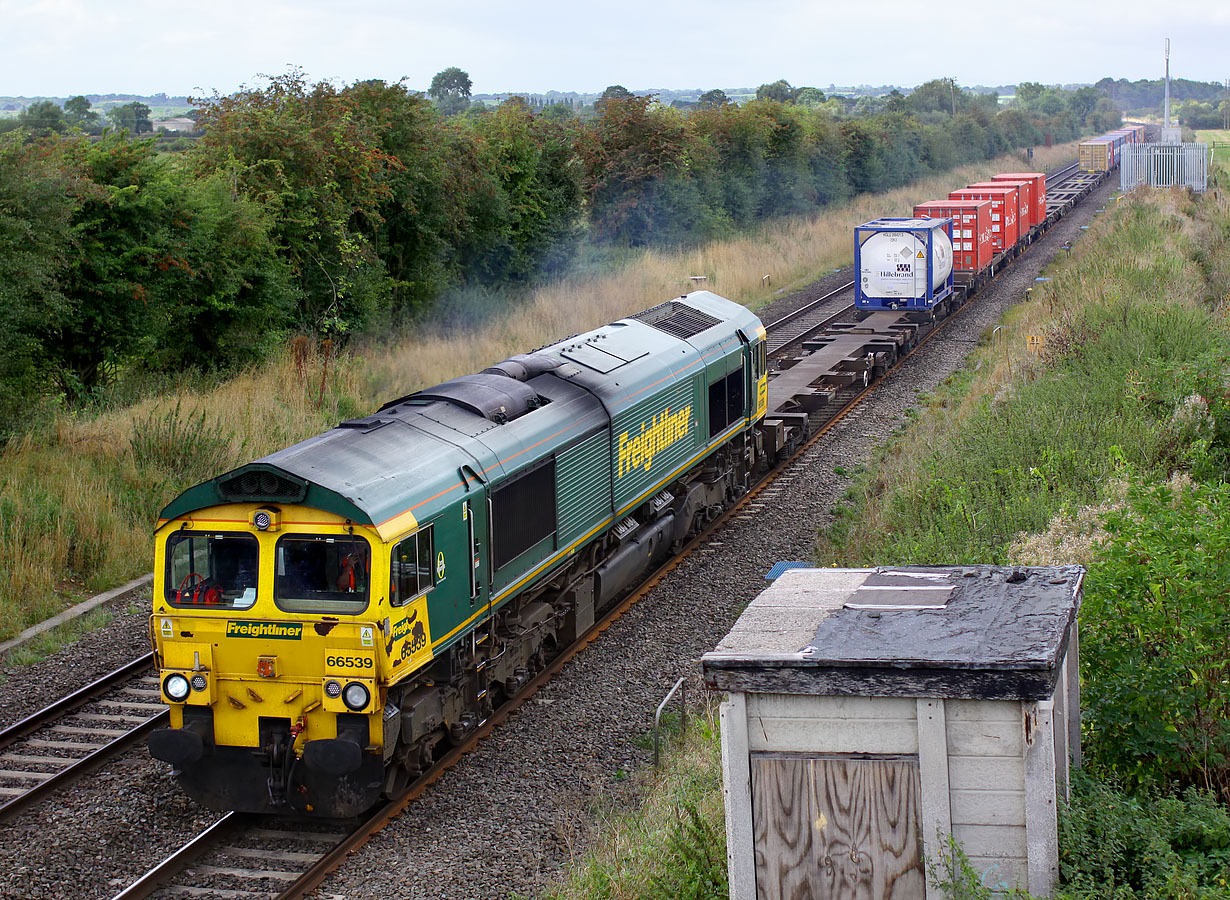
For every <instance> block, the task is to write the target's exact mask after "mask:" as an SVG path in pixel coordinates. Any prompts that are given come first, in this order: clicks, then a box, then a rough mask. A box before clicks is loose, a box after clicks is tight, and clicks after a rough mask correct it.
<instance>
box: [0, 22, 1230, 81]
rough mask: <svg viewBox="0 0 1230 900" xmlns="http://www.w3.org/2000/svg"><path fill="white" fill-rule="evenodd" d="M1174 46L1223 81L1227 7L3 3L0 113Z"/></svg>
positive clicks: (1090, 66)
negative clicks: (441, 80)
mask: <svg viewBox="0 0 1230 900" xmlns="http://www.w3.org/2000/svg"><path fill="white" fill-rule="evenodd" d="M1004 9H1008V10H1009V12H1008V15H1009V16H1010V18H1011V20H1012V21H1011V25H1004V24H998V25H992V24H990V21H991V20H992V18H994V19H995V20H996V21H997V22H1001V23H1002V22H1003V18H1002V17H1001V15H1002V14H1001V15H993V13H994V11H996V10H1004ZM1061 15H1062V16H1065V17H1071V18H1069V19H1068V20H1067V21H1066V22H1065V24H1064V25H1063V26H1062V28H1058V27H1056V26H1055V25H1054V24H1053V23H1054V21H1055V19H1057V18H1058V17H1060V16H1061ZM1166 36H1169V37H1170V38H1171V42H1172V50H1171V74H1172V75H1173V76H1174V77H1184V78H1192V79H1196V80H1201V81H1213V80H1216V81H1220V80H1223V79H1225V78H1227V77H1230V52H1227V51H1228V48H1230V2H1227V0H1211V2H1210V0H1201V2H1195V0H1169V2H1164V3H1163V2H1158V0H1147V2H1146V0H1113V2H1112V0H1079V2H1078V0H1066V2H1057V0H1034V2H1032V3H1009V4H1004V3H994V2H990V0H941V2H934V3H929V4H926V3H920V2H918V0H908V2H907V0H871V2H853V0H843V2H840V3H832V4H831V5H830V3H829V2H827V0H759V2H744V3H735V2H731V0H703V2H702V0H657V2H653V0H624V2H611V0H606V2H601V3H594V2H589V3H586V2H584V0H581V2H577V0H520V2H514V0H500V2H497V0H471V2H440V0H436V2H431V3H426V2H421V0H405V2H396V0H350V2H339V0H294V2H291V0H169V2H168V0H158V2H154V0H0V48H2V50H0V95H4V96H33V95H43V96H61V97H62V96H69V95H72V94H79V93H80V94H86V93H100V94H105V93H135V94H152V93H156V92H159V91H162V92H165V93H167V94H170V95H177V94H189V95H191V94H198V95H199V94H202V93H205V94H211V93H213V92H214V91H217V92H219V93H222V94H226V93H230V92H231V91H233V90H235V89H236V88H238V87H239V86H240V85H243V84H247V85H252V86H255V85H260V84H262V83H263V82H262V80H261V78H260V76H261V75H262V74H280V73H283V72H285V71H286V70H287V69H288V68H289V67H292V66H297V67H299V68H301V69H303V70H304V71H305V72H306V73H307V75H308V77H309V78H310V79H311V80H313V81H316V80H333V81H336V82H339V83H343V82H345V83H349V82H353V81H357V80H361V79H366V78H381V79H384V80H386V81H397V80H399V79H402V78H405V79H406V84H407V85H408V86H409V87H411V88H414V89H420V90H423V89H426V87H427V86H428V84H429V83H430V81H431V76H432V75H433V74H435V73H436V72H438V71H439V70H441V69H443V68H446V67H448V66H459V67H461V68H462V69H465V70H466V71H467V72H469V73H470V76H471V78H472V79H473V82H474V92H475V93H497V92H508V91H520V92H525V93H543V92H546V91H548V90H553V89H554V90H560V91H569V90H573V91H588V92H596V91H601V90H602V89H603V88H604V87H606V86H607V85H610V84H622V85H624V86H625V87H628V88H630V89H632V90H646V89H650V88H705V89H707V88H712V87H721V88H731V87H755V86H757V85H759V84H762V83H765V82H769V81H775V80H777V79H778V78H785V79H786V80H787V81H789V82H790V83H791V84H793V85H795V86H801V85H814V86H817V87H821V88H824V87H827V86H828V85H829V84H831V83H834V84H839V85H844V84H900V85H906V86H912V85H915V84H919V83H921V82H923V81H926V80H928V79H931V78H936V77H954V78H956V79H957V81H958V82H959V83H961V84H966V85H972V84H987V85H995V84H1015V83H1017V82H1019V81H1024V80H1028V81H1042V82H1046V83H1071V82H1093V81H1096V80H1097V79H1099V78H1101V77H1103V76H1106V75H1110V76H1112V77H1116V78H1118V77H1124V78H1128V79H1131V80H1135V79H1138V78H1156V77H1160V75H1161V74H1162V71H1163V64H1164V63H1163V47H1162V44H1163V38H1164V37H1166Z"/></svg>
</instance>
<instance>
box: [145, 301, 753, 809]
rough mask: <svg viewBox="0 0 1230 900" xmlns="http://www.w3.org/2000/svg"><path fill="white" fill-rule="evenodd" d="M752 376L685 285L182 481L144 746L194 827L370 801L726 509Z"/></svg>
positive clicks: (162, 536) (168, 539) (161, 541)
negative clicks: (679, 291) (604, 321)
mask: <svg viewBox="0 0 1230 900" xmlns="http://www.w3.org/2000/svg"><path fill="white" fill-rule="evenodd" d="M766 369H767V365H766V345H765V329H764V327H763V326H762V325H761V323H760V321H759V320H758V319H757V318H756V317H755V316H754V315H753V314H752V313H751V312H749V311H748V310H746V309H745V308H744V307H742V306H739V305H737V304H735V303H731V302H729V301H727V300H724V299H722V298H721V297H718V296H717V295H715V294H712V293H709V292H705V291H700V292H695V293H691V294H688V295H685V296H683V297H680V298H678V299H676V300H672V301H670V302H668V303H666V304H663V305H661V306H658V307H656V308H654V309H650V310H647V311H645V312H643V313H640V314H638V315H635V316H632V317H630V318H626V319H622V320H620V321H618V322H615V323H613V324H610V325H607V326H604V327H602V328H599V329H597V330H595V331H592V332H589V333H587V334H583V335H579V336H577V337H573V338H569V339H568V340H565V341H562V342H560V343H557V344H554V345H551V346H548V347H545V348H543V349H541V350H537V351H535V352H532V353H528V354H525V355H520V356H515V357H512V358H510V359H507V360H505V361H503V362H501V363H498V364H497V365H495V366H492V367H491V368H488V369H486V370H484V371H483V372H481V373H479V374H476V375H468V376H463V377H460V378H456V379H453V380H452V381H448V382H445V383H444V384H440V385H437V386H435V387H432V388H428V389H426V390H422V391H419V392H418V393H415V394H411V395H409V396H406V397H402V398H400V399H398V400H394V401H393V402H391V403H388V404H385V405H384V406H383V407H381V408H380V409H379V410H377V411H376V412H375V413H373V414H372V415H370V416H366V417H364V418H360V419H354V420H351V421H347V422H342V423H341V424H340V425H338V426H337V427H336V428H334V429H332V430H330V431H328V432H326V433H324V434H321V435H318V436H316V437H313V438H310V439H308V440H306V441H303V442H302V443H299V444H296V445H294V446H292V447H289V448H287V449H285V450H281V451H278V452H276V453H273V454H271V455H269V456H266V457H264V458H263V459H259V460H257V461H255V462H252V463H249V464H247V465H244V466H242V467H240V468H238V469H236V470H234V471H232V472H228V473H226V474H224V475H221V476H219V477H217V478H214V479H212V480H210V481H207V482H205V483H203V484H200V485H197V486H196V487H193V488H191V489H189V490H188V491H186V492H185V493H183V494H182V495H181V496H179V497H178V498H177V499H175V500H174V501H173V502H172V503H171V504H170V505H168V506H167V507H166V508H165V509H164V510H163V511H162V513H161V515H160V519H159V523H158V527H157V531H156V537H155V565H154V603H153V611H152V615H151V617H150V636H151V640H152V642H153V645H154V648H155V658H156V663H157V667H158V678H159V683H160V685H161V690H162V697H163V700H164V701H165V702H166V703H167V705H168V706H169V707H170V711H171V712H170V727H169V728H165V729H161V730H159V731H157V732H155V733H154V734H152V735H151V737H150V739H149V749H150V753H151V754H152V755H153V756H154V757H156V758H158V759H161V760H165V761H166V762H169V763H170V764H171V765H172V766H173V767H174V771H175V774H176V777H177V778H178V780H179V782H180V784H181V785H182V786H183V788H184V790H185V791H186V792H187V793H188V794H189V795H190V796H192V797H194V798H195V799H196V800H198V801H200V802H201V803H202V804H204V805H205V806H208V807H212V808H215V809H224V810H246V811H254V812H291V813H295V814H300V815H308V816H322V817H346V816H352V815H356V814H358V813H360V812H362V811H364V810H365V809H367V808H369V807H371V806H372V805H373V804H374V803H376V802H378V801H379V800H380V799H381V797H383V796H391V795H393V794H395V793H396V792H398V791H399V789H400V788H402V787H403V786H404V785H405V784H407V783H408V782H409V781H410V780H411V779H413V778H414V777H415V776H416V775H417V774H419V773H420V772H422V771H423V770H424V769H425V768H426V767H427V766H428V765H430V764H431V762H432V761H433V759H435V758H436V757H437V756H438V755H439V754H440V753H442V752H443V751H444V750H445V749H446V748H447V747H449V746H451V745H455V744H457V743H458V742H460V741H463V740H464V739H465V738H466V737H467V736H468V735H469V734H470V733H471V732H472V731H474V730H475V729H476V728H478V727H479V726H480V725H481V724H482V723H483V722H484V721H485V719H486V717H487V716H488V715H490V713H491V711H492V710H493V709H494V708H495V706H496V705H497V704H498V703H499V702H500V701H501V699H502V698H505V697H509V696H512V695H515V694H516V693H517V692H518V691H519V690H521V688H522V687H523V686H524V685H525V684H526V683H527V682H528V681H529V680H530V679H531V678H532V677H533V675H534V673H535V672H536V670H538V669H539V668H540V667H541V666H542V665H543V664H544V661H545V660H547V659H548V658H549V657H550V656H551V654H552V653H553V652H555V650H556V648H559V647H563V646H566V645H567V644H569V643H571V642H572V641H573V640H574V639H575V638H577V637H578V636H580V635H582V634H583V633H584V632H585V631H586V630H587V629H588V628H590V627H591V626H592V624H593V622H594V620H595V614H596V613H597V612H599V611H600V610H602V609H603V607H606V606H609V605H610V604H611V603H612V602H614V601H615V600H616V599H617V598H618V597H619V596H620V595H621V594H622V593H625V592H626V591H627V590H628V589H629V588H630V587H631V586H632V585H633V584H634V583H635V582H636V581H637V579H638V578H639V576H641V575H642V574H644V573H645V572H646V571H647V570H649V569H650V567H652V566H654V565H655V564H657V563H659V562H660V561H662V560H664V559H666V557H667V555H668V554H670V553H671V551H672V548H675V547H678V545H680V544H681V543H682V542H683V541H684V540H685V539H686V538H687V537H688V536H689V535H690V534H691V533H693V532H694V531H695V530H697V529H698V528H700V527H701V526H702V525H703V524H705V523H707V522H708V521H711V520H712V519H713V518H714V517H716V516H717V515H718V514H719V513H720V512H721V511H722V510H723V509H724V508H726V507H727V506H728V505H729V504H730V503H732V502H733V501H734V500H735V499H736V498H737V497H738V496H739V495H741V494H742V493H744V492H745V491H746V489H747V487H748V486H749V484H750V481H751V478H752V474H753V471H754V469H755V468H756V467H757V465H758V464H759V462H760V460H761V458H762V456H763V455H764V452H765V450H764V448H763V447H762V432H761V429H760V428H759V425H760V423H761V421H762V420H763V419H764V417H765V412H766V407H767V388H766V375H767V373H766Z"/></svg>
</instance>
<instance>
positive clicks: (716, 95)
mask: <svg viewBox="0 0 1230 900" xmlns="http://www.w3.org/2000/svg"><path fill="white" fill-rule="evenodd" d="M729 102H730V98H729V97H727V96H726V92H725V91H723V90H720V89H718V88H714V89H713V90H711V91H705V92H704V93H703V94H701V95H700V98H699V99H698V100H697V101H696V104H697V106H699V107H700V108H701V109H715V108H717V107H719V106H725V105H726V104H727V103H729Z"/></svg>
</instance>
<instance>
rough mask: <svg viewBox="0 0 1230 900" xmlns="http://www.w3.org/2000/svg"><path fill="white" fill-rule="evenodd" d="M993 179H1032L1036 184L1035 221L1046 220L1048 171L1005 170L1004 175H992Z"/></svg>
mask: <svg viewBox="0 0 1230 900" xmlns="http://www.w3.org/2000/svg"><path fill="white" fill-rule="evenodd" d="M991 180H992V181H1007V182H1013V181H1032V182H1033V184H1034V216H1033V223H1034V224H1035V225H1040V224H1042V223H1043V222H1045V221H1046V173H1045V172H1005V173H1004V174H1002V175H992V176H991Z"/></svg>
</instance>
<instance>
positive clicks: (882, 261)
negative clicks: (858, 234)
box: [859, 229, 952, 299]
mask: <svg viewBox="0 0 1230 900" xmlns="http://www.w3.org/2000/svg"><path fill="white" fill-rule="evenodd" d="M859 257H860V259H859V262H860V272H859V280H860V282H861V284H862V293H863V294H865V295H866V296H867V297H904V298H911V299H913V298H917V297H925V296H926V295H927V293H928V284H927V243H926V240H924V239H920V238H919V237H917V236H915V235H914V234H911V233H910V232H908V231H881V232H878V233H877V234H873V235H872V236H871V237H869V238H867V240H865V241H864V242H863V243H862V244H861V245H860V253H859ZM951 272H952V241H951V240H949V238H948V235H947V234H946V233H945V232H944V231H943V230H942V229H935V231H934V232H933V237H932V269H931V284H930V285H929V287H930V290H931V292H934V291H937V290H939V289H940V288H941V287H942V286H943V285H944V283H945V282H946V281H947V280H948V276H949V274H950V273H951Z"/></svg>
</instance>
